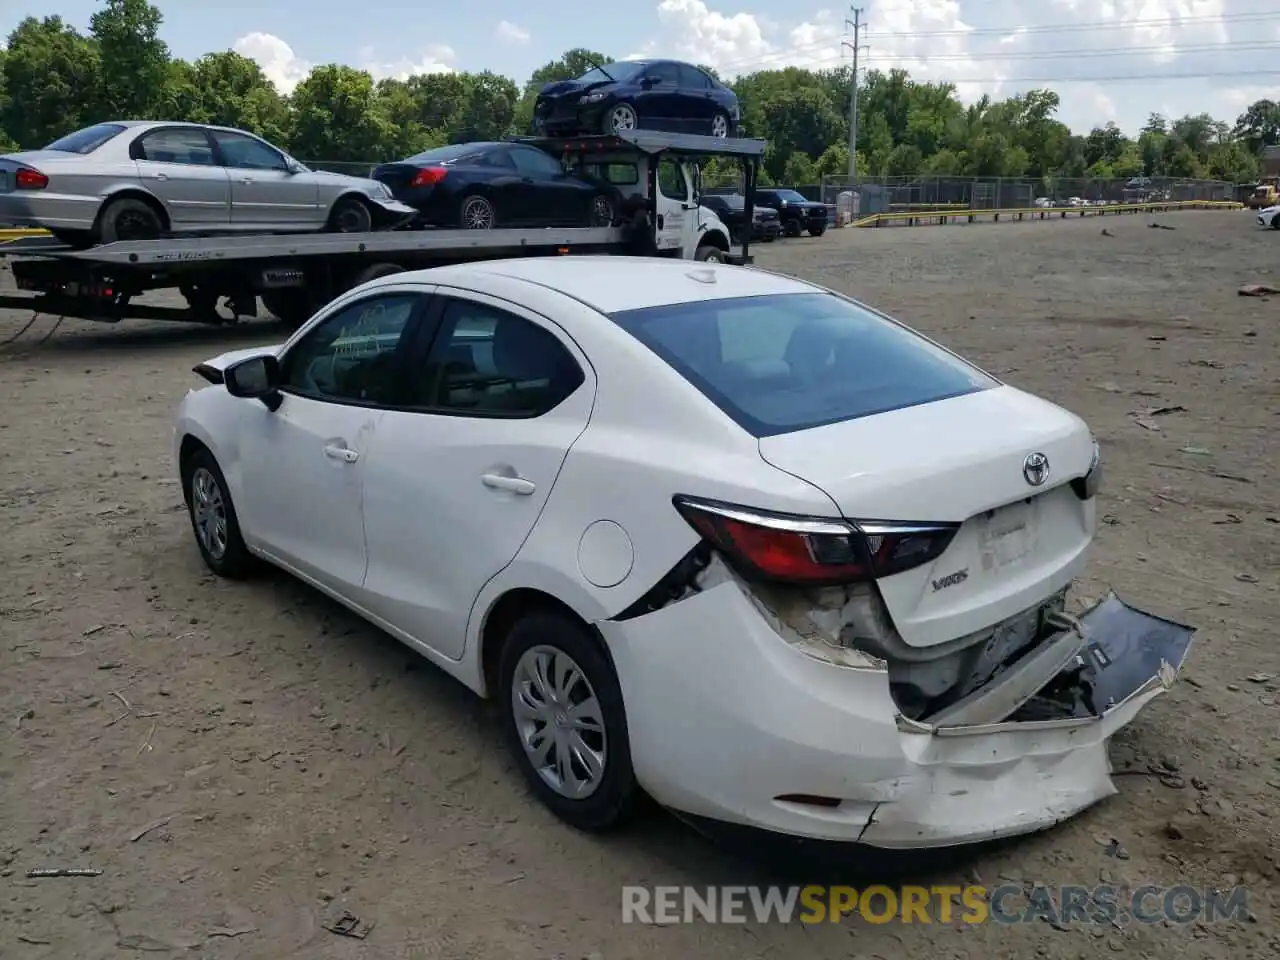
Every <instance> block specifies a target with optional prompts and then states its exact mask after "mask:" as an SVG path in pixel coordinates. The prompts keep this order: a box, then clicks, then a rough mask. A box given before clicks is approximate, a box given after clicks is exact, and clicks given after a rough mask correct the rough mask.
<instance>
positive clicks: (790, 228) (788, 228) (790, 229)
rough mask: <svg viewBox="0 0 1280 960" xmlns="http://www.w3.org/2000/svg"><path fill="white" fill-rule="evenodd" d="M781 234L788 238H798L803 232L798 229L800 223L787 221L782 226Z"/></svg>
mask: <svg viewBox="0 0 1280 960" xmlns="http://www.w3.org/2000/svg"><path fill="white" fill-rule="evenodd" d="M782 232H783V233H784V234H786V235H787V236H788V237H798V236H800V234H801V233H803V231H802V230H801V229H800V221H798V220H788V221H787V222H786V223H784V224H783V225H782Z"/></svg>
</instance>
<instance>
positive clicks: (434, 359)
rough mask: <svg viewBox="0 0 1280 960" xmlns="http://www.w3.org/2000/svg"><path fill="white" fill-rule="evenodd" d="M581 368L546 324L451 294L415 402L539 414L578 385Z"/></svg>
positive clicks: (481, 412) (414, 386) (475, 411)
mask: <svg viewBox="0 0 1280 960" xmlns="http://www.w3.org/2000/svg"><path fill="white" fill-rule="evenodd" d="M584 379H585V378H584V376H583V373H582V368H581V367H579V366H578V362H577V361H576V360H575V359H574V358H573V354H571V353H570V352H569V351H568V349H567V348H566V347H565V346H564V344H562V343H561V342H560V340H559V338H557V337H556V336H555V334H553V333H552V332H551V331H550V330H547V329H545V328H543V327H540V326H538V325H537V324H536V323H533V322H532V321H529V320H526V319H524V318H523V317H518V316H516V315H515V314H512V313H508V312H507V311H505V310H500V309H498V308H496V307H491V306H489V305H487V304H483V303H475V302H473V301H469V300H454V299H451V300H449V301H448V302H447V305H446V306H445V309H444V312H443V315H442V317H441V325H440V332H439V334H438V335H437V336H436V339H435V342H434V343H433V344H432V347H431V352H430V354H429V356H428V358H427V367H426V370H425V371H423V374H422V376H420V377H415V378H411V383H410V386H409V389H410V391H411V393H412V394H413V395H414V396H413V399H412V400H411V402H412V404H413V405H414V406H416V407H419V408H422V409H426V410H431V411H433V412H439V413H450V414H455V415H462V416H473V417H539V416H542V414H544V413H547V412H548V411H550V410H551V409H553V408H554V407H556V406H558V405H559V404H560V403H561V401H563V400H564V399H566V398H567V397H568V396H569V395H570V394H571V393H573V392H574V391H575V390H577V389H578V387H580V386H581V385H582V383H583V380H584Z"/></svg>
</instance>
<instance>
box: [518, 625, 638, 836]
mask: <svg viewBox="0 0 1280 960" xmlns="http://www.w3.org/2000/svg"><path fill="white" fill-rule="evenodd" d="M498 676H499V687H498V698H499V701H500V705H501V709H502V715H503V733H504V736H505V738H506V740H507V742H508V745H509V746H510V748H511V751H512V753H513V754H514V755H515V760H516V765H517V766H519V767H520V772H521V773H522V774H524V778H525V780H526V781H527V782H528V784H529V786H530V788H531V789H532V790H533V792H534V794H535V795H537V797H538V799H539V800H541V801H542V802H543V803H544V804H545V805H546V806H547V807H548V808H549V809H550V810H551V812H552V813H554V814H555V815H556V816H557V817H559V818H560V819H561V820H563V821H564V822H565V823H567V824H569V825H570V826H573V827H576V828H577V829H579V830H585V831H588V832H592V833H600V832H604V831H607V830H610V829H613V828H615V827H618V826H620V825H621V824H622V823H624V822H625V821H626V820H627V818H628V817H629V816H630V815H631V814H632V812H633V811H634V808H635V800H636V796H637V794H638V792H639V788H638V787H637V785H636V779H635V772H634V771H633V770H632V767H631V745H630V740H629V737H628V733H627V719H626V713H625V711H624V709H623V703H622V688H621V686H620V685H619V683H618V677H617V674H616V673H615V672H614V669H613V665H612V664H611V663H610V662H609V658H608V657H607V656H606V655H605V653H604V650H603V648H602V647H601V645H600V644H599V643H598V642H597V641H596V639H595V638H594V637H592V636H591V635H590V634H589V633H588V632H587V628H586V627H584V626H583V625H582V624H581V623H580V622H579V621H577V620H575V619H573V618H572V617H570V616H569V615H567V614H563V613H558V612H554V611H537V612H533V613H530V614H528V615H526V616H525V617H523V618H522V619H520V620H519V621H517V622H516V624H515V626H514V627H512V628H511V632H510V633H509V634H508V635H507V638H506V641H505V642H504V644H503V648H502V654H501V657H500V660H499V665H498Z"/></svg>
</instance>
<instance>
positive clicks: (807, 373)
mask: <svg viewBox="0 0 1280 960" xmlns="http://www.w3.org/2000/svg"><path fill="white" fill-rule="evenodd" d="M611 317H612V319H613V320H614V322H616V323H617V324H618V325H619V326H621V327H622V328H623V329H624V330H626V331H627V332H628V333H630V334H631V335H632V336H634V337H635V338H636V339H637V340H639V341H640V342H641V343H643V344H644V345H645V346H647V347H648V348H649V349H650V350H652V351H653V352H654V353H656V354H657V355H658V356H660V357H661V358H662V359H663V360H665V361H666V362H667V363H669V364H670V365H671V366H672V367H673V368H674V369H675V370H676V371H677V372H678V373H679V374H680V375H681V376H683V377H684V378H685V379H686V380H688V381H689V382H690V383H692V384H693V385H694V386H695V387H697V388H698V389H699V390H700V391H701V392H702V393H703V394H704V395H705V396H706V397H707V399H709V400H710V401H711V402H712V403H714V404H716V406H718V407H719V408H720V409H721V410H723V411H724V412H725V413H726V414H727V415H728V416H729V417H731V418H732V419H733V420H734V421H735V422H736V423H738V425H739V426H741V427H742V428H743V429H744V430H746V431H747V432H749V433H751V434H753V435H754V436H757V437H769V436H775V435H777V434H781V433H791V432H792V431H795V430H807V429H810V428H812V427H818V426H822V425H823V424H828V423H836V422H838V421H841V420H852V419H856V418H858V417H867V416H871V415H873V414H877V413H886V412H888V411H890V410H897V409H900V408H902V407H911V406H916V405H918V404H922V403H932V402H934V401H937V400H945V399H947V398H949V397H958V396H962V395H964V394H967V393H975V392H977V391H978V390H985V389H987V388H989V387H993V386H996V385H997V382H996V381H995V380H993V379H992V378H991V377H988V376H987V375H986V374H984V373H983V372H982V371H980V370H978V369H976V368H974V367H971V366H969V364H967V363H965V362H964V361H963V360H960V359H959V358H958V357H955V356H952V355H951V354H949V353H947V352H946V351H945V350H943V349H942V348H940V347H937V346H934V345H933V344H932V343H930V342H929V341H927V340H925V339H924V338H923V337H921V336H919V335H918V334H916V333H913V332H912V331H910V330H908V329H907V328H906V327H903V326H900V325H899V324H896V323H894V322H893V321H891V320H889V319H887V318H885V317H882V316H880V315H878V314H876V313H874V312H872V311H871V310H868V309H867V308H865V307H861V306H859V305H857V304H854V303H850V302H849V301H847V300H843V299H841V298H840V297H836V296H833V295H831V294H828V293H791V294H780V295H774V296H763V297H737V298H733V299H727V300H702V301H697V302H693V303H680V304H673V305H671V306H663V307H649V308H646V309H643V310H626V311H621V312H618V313H614V314H612V315H611Z"/></svg>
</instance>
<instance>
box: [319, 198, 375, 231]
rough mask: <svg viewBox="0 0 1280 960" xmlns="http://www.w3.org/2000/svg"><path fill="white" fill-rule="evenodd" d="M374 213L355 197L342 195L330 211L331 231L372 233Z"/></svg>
mask: <svg viewBox="0 0 1280 960" xmlns="http://www.w3.org/2000/svg"><path fill="white" fill-rule="evenodd" d="M372 230H373V214H372V213H371V212H370V210H369V208H368V206H366V205H365V204H364V203H363V202H362V201H360V200H357V199H356V198H355V197H341V198H339V200H338V202H337V203H335V204H334V205H333V209H332V210H330V211H329V232H330V233H370V232H372Z"/></svg>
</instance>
